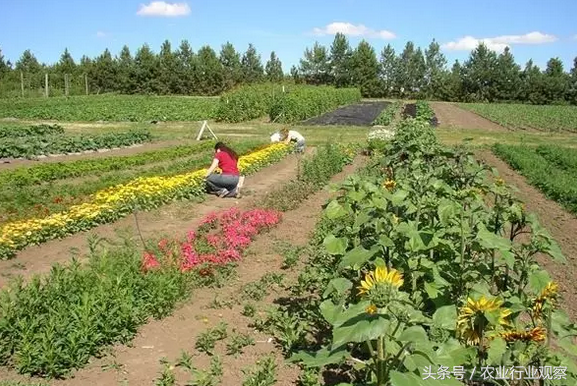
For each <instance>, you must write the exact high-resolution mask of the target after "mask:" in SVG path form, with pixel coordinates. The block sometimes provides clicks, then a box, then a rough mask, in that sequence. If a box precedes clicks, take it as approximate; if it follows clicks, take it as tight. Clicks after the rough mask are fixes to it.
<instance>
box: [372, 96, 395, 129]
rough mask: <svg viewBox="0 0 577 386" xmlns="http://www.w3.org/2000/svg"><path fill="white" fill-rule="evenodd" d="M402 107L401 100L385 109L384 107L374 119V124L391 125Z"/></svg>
mask: <svg viewBox="0 0 577 386" xmlns="http://www.w3.org/2000/svg"><path fill="white" fill-rule="evenodd" d="M400 107H401V102H399V101H395V102H393V103H391V104H390V105H388V106H387V107H386V108H385V109H383V111H381V112H380V114H379V115H378V117H377V118H376V119H375V120H374V121H373V125H375V126H376V125H378V126H389V125H390V124H391V123H392V122H393V120H394V119H395V116H396V115H397V112H398V111H399V108H400Z"/></svg>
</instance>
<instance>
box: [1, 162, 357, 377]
mask: <svg viewBox="0 0 577 386" xmlns="http://www.w3.org/2000/svg"><path fill="white" fill-rule="evenodd" d="M362 161H363V160H361V159H357V161H356V162H355V163H354V164H353V165H349V166H347V167H346V168H345V170H343V172H341V173H339V174H338V175H336V176H335V177H333V179H332V181H333V182H335V181H340V180H342V179H344V178H345V176H346V175H348V174H350V173H352V172H353V171H354V170H355V169H356V168H357V167H358V166H360V164H361V163H362ZM262 188H263V189H264V183H263V186H262ZM261 191H262V190H261ZM330 196H331V193H330V192H329V191H328V190H322V191H320V192H318V193H316V194H314V195H311V196H310V197H309V198H307V199H306V200H305V201H303V202H302V203H301V205H300V206H299V207H298V208H297V209H295V210H293V211H289V212H287V213H285V214H284V215H283V220H282V222H281V223H280V224H279V225H278V226H277V227H275V228H274V229H273V230H271V231H270V232H269V233H267V234H263V235H261V236H259V237H258V238H257V239H256V240H255V242H254V243H253V244H252V245H251V246H250V248H249V250H248V251H247V253H246V254H245V258H244V260H243V261H242V262H241V263H240V264H239V268H238V277H237V279H236V280H235V281H234V282H233V283H231V284H230V285H228V286H226V287H224V288H222V289H219V290H217V291H215V290H214V289H208V288H206V289H199V290H196V291H195V292H194V294H193V296H192V300H191V301H189V302H187V303H186V304H185V305H184V306H183V307H181V308H180V309H178V310H177V311H176V312H175V313H174V314H173V315H172V316H170V317H168V318H165V319H163V320H161V321H151V322H149V323H148V324H146V325H145V326H143V327H142V328H141V329H140V331H139V333H138V335H137V337H136V338H135V339H134V341H133V344H132V345H131V347H127V346H117V347H114V348H113V349H112V353H111V354H110V355H108V356H106V357H104V358H102V359H93V361H92V363H90V364H89V365H88V366H87V367H86V368H84V369H82V370H80V371H78V372H77V373H76V374H75V377H74V378H70V379H67V380H63V381H53V382H52V383H51V385H55V386H77V385H103V386H104V385H106V386H109V385H151V384H153V382H154V379H155V378H157V377H158V376H159V373H160V371H161V370H162V366H161V365H160V363H159V361H160V359H161V358H167V359H168V360H169V361H170V362H171V363H174V362H175V361H176V360H177V358H178V357H180V354H181V352H182V351H183V350H184V351H186V352H188V353H195V356H194V357H193V358H192V363H193V366H195V367H196V368H199V369H208V367H209V366H210V357H209V356H208V355H206V354H201V353H199V352H198V351H197V350H195V348H194V346H195V342H196V336H197V335H198V334H199V333H201V332H204V331H206V330H207V329H208V328H212V327H214V326H216V325H217V324H218V323H219V322H220V321H225V322H226V323H227V324H228V326H229V330H228V331H229V335H230V334H231V332H232V328H235V329H236V331H237V332H239V333H247V334H250V336H251V337H253V339H254V340H255V345H253V346H249V347H247V348H245V350H244V352H243V354H241V355H239V356H238V357H236V358H235V357H234V356H230V355H226V350H225V347H224V344H223V343H222V342H220V343H217V346H216V350H215V354H216V355H219V356H220V358H221V359H222V364H223V369H224V375H223V378H222V383H221V384H222V385H231V386H232V385H240V384H241V383H242V379H243V378H244V374H243V372H242V369H244V368H247V367H252V366H254V365H255V363H256V361H257V360H259V359H260V358H261V357H262V356H263V355H267V354H271V353H272V354H273V355H274V356H275V358H276V364H277V366H278V367H277V371H276V376H277V383H276V385H279V386H285V385H286V386H288V385H294V384H295V381H296V380H297V378H298V375H299V370H298V368H297V367H295V366H294V365H289V364H287V363H285V362H284V359H283V357H282V355H281V353H280V351H279V349H278V348H276V347H275V346H274V343H272V342H271V341H269V338H270V337H269V336H267V335H265V334H261V333H258V332H256V331H254V330H253V329H252V328H250V327H249V324H250V323H251V321H252V319H251V318H248V317H245V316H243V315H242V314H241V311H242V309H243V304H244V302H243V301H240V302H238V304H237V303H235V304H234V305H233V306H232V308H228V307H222V308H211V307H210V304H211V303H213V301H214V299H215V296H216V295H218V298H219V299H221V300H225V301H230V300H233V299H238V295H239V294H240V293H241V292H242V291H241V290H242V287H243V285H245V284H247V283H252V282H255V281H257V280H259V279H260V278H261V277H262V276H263V275H264V274H267V273H272V272H274V273H285V274H287V275H291V273H289V272H287V271H282V270H281V266H282V263H283V257H282V256H280V255H279V254H278V253H277V252H276V251H275V244H276V243H277V242H278V241H279V240H282V241H284V242H288V243H290V244H291V245H292V246H298V245H306V244H307V241H308V239H309V235H310V232H311V231H312V230H313V229H314V227H315V224H316V222H317V219H318V215H319V213H320V211H321V206H322V205H323V204H324V203H325V202H326V200H327V199H328V198H329V197H330ZM221 202H224V201H221ZM295 272H296V270H295V271H293V272H292V276H294V274H295ZM277 297H278V295H277V294H275V293H274V291H273V292H271V294H269V296H267V298H265V299H264V300H263V301H262V302H252V303H253V304H256V306H257V309H258V310H259V311H262V310H264V309H266V307H267V306H269V305H271V304H272V301H273V300H274V299H275V298H277ZM105 369H106V370H105ZM175 373H176V376H177V384H185V383H184V382H186V381H188V380H189V379H190V376H188V375H187V374H186V372H185V371H184V370H179V369H176V370H175ZM1 378H11V379H17V378H18V376H17V375H14V374H12V373H10V374H8V373H6V370H0V379H1Z"/></svg>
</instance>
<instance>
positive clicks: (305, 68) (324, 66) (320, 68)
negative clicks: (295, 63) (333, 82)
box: [299, 42, 331, 85]
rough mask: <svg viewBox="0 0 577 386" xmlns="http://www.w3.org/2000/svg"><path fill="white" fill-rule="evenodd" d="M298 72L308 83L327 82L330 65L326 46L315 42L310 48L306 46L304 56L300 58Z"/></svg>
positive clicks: (329, 74)
mask: <svg viewBox="0 0 577 386" xmlns="http://www.w3.org/2000/svg"><path fill="white" fill-rule="evenodd" d="M299 73H300V74H302V77H303V79H304V81H305V82H306V83H308V84H315V85H321V84H328V83H329V81H330V76H331V66H330V62H329V55H328V52H327V49H326V47H324V46H321V45H320V44H319V43H318V42H315V44H314V46H313V48H312V50H311V49H309V48H306V49H305V53H304V58H303V59H301V60H300V68H299Z"/></svg>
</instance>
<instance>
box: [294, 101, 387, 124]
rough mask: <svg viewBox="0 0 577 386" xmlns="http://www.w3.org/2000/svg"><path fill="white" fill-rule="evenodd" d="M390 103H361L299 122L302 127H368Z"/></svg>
mask: <svg viewBox="0 0 577 386" xmlns="http://www.w3.org/2000/svg"><path fill="white" fill-rule="evenodd" d="M389 104H390V102H363V103H356V104H354V105H348V106H344V107H339V108H338V109H336V110H334V111H331V112H328V113H325V114H323V115H320V116H318V117H314V118H311V119H308V120H306V121H303V122H301V124H303V125H349V126H370V125H371V124H372V123H373V121H374V120H375V119H376V118H377V117H378V116H379V114H380V113H381V111H383V110H384V109H385V108H386V107H387V106H388V105H389Z"/></svg>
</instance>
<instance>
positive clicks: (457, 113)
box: [430, 102, 507, 131]
mask: <svg viewBox="0 0 577 386" xmlns="http://www.w3.org/2000/svg"><path fill="white" fill-rule="evenodd" d="M430 104H431V107H432V108H433V110H434V111H435V115H436V116H437V118H438V119H439V127H441V128H447V129H479V130H487V131H507V129H506V128H504V127H503V126H499V125H497V124H496V123H493V122H491V121H489V120H488V119H485V118H482V117H480V116H478V115H477V114H475V113H472V112H470V111H467V110H463V109H461V108H459V107H457V106H455V105H454V104H451V103H448V102H430Z"/></svg>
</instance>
